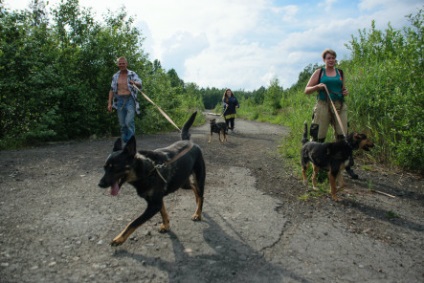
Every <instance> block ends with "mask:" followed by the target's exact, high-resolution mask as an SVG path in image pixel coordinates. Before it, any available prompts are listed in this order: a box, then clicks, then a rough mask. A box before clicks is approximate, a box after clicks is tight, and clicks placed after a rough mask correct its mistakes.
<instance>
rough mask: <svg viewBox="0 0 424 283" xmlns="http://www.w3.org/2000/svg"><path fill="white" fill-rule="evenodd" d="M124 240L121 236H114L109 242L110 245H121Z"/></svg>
mask: <svg viewBox="0 0 424 283" xmlns="http://www.w3.org/2000/svg"><path fill="white" fill-rule="evenodd" d="M124 242H125V239H123V238H122V237H119V238H118V237H116V238H115V239H113V240H112V242H111V243H110V245H111V246H112V247H117V246H120V245H122V244H123V243H124Z"/></svg>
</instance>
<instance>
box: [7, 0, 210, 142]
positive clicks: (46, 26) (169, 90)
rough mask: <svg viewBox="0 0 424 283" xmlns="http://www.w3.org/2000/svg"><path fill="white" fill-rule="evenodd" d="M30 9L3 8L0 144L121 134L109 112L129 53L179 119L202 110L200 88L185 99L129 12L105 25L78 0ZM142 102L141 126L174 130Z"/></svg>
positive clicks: (133, 64) (150, 89)
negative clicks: (114, 82) (151, 55)
mask: <svg viewBox="0 0 424 283" xmlns="http://www.w3.org/2000/svg"><path fill="white" fill-rule="evenodd" d="M0 5H2V4H1V3H0ZM30 7H31V10H25V11H13V12H9V11H7V10H6V9H5V8H3V7H1V9H0V11H1V12H0V50H1V51H0V66H1V67H0V68H1V69H2V71H3V73H4V74H5V75H4V76H2V77H1V78H0V93H1V94H0V110H1V111H0V116H1V117H0V118H1V119H0V148H5V147H11V146H12V147H13V146H20V145H26V144H34V143H39V142H43V141H51V140H67V139H76V138H85V137H88V136H90V135H111V134H112V135H117V134H118V133H119V128H118V122H117V117H116V114H114V115H110V114H109V113H108V112H107V111H106V106H107V97H108V92H109V89H110V82H111V78H112V75H113V74H114V73H115V72H116V71H117V70H118V68H117V67H116V65H115V60H116V58H117V57H119V56H125V57H126V58H127V59H128V62H129V68H130V69H131V70H133V71H135V72H137V73H138V74H139V75H140V77H141V78H142V80H143V87H144V90H145V91H148V94H149V95H150V96H151V97H152V98H153V99H154V100H155V101H156V103H158V104H159V105H161V106H162V107H163V108H164V110H165V111H166V110H169V111H170V112H171V113H169V114H170V115H171V117H173V119H175V121H176V123H177V124H180V125H181V124H182V123H183V122H184V120H185V119H186V118H187V117H186V116H187V110H188V109H202V107H203V106H202V103H201V98H200V95H199V92H198V90H197V89H196V88H195V87H194V88H193V86H190V88H189V89H188V91H189V92H193V89H195V90H196V95H193V94H192V97H191V99H186V97H185V93H186V92H187V90H186V88H185V86H184V82H183V81H182V80H180V79H179V78H178V75H177V74H176V72H175V71H172V70H171V71H169V72H168V73H165V71H164V70H163V69H162V67H161V64H160V62H159V61H158V60H155V61H154V62H149V61H148V59H147V56H146V55H145V54H144V52H143V49H142V42H143V38H142V34H141V31H139V30H138V29H136V28H134V27H133V21H134V20H133V19H132V18H131V17H128V16H127V14H126V12H125V10H121V11H119V12H118V13H111V12H109V14H107V15H106V16H105V19H104V23H103V24H101V23H98V22H96V21H95V20H94V19H93V16H92V15H91V11H90V10H83V9H81V8H80V7H79V2H78V0H67V1H62V2H61V3H60V4H59V5H58V6H56V7H54V8H52V9H51V10H50V11H49V12H48V11H46V5H45V2H43V1H36V0H34V1H33V2H32V4H31V6H30ZM50 19H51V20H50ZM5 68H7V72H5V70H4V69H5ZM140 101H141V102H142V105H143V108H144V113H143V114H142V115H141V116H140V117H139V118H137V119H136V128H137V132H141V131H143V132H150V131H158V130H165V129H169V128H170V125H169V124H168V123H167V122H165V120H164V118H163V117H159V115H158V114H157V111H155V110H153V108H152V107H153V106H151V105H149V104H147V103H146V102H145V101H143V98H140ZM171 110H172V111H171ZM146 114H148V115H146Z"/></svg>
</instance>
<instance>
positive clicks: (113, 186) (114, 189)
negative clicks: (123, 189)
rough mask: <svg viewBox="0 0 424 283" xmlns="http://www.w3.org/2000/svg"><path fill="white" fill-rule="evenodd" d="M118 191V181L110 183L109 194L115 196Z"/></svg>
mask: <svg viewBox="0 0 424 283" xmlns="http://www.w3.org/2000/svg"><path fill="white" fill-rule="evenodd" d="M118 193H119V184H118V182H116V183H114V184H113V185H112V187H111V191H110V194H111V195H112V196H116V195H118Z"/></svg>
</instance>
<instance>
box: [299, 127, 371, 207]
mask: <svg viewBox="0 0 424 283" xmlns="http://www.w3.org/2000/svg"><path fill="white" fill-rule="evenodd" d="M307 131H308V125H307V124H306V123H305V129H304V132H303V139H302V144H303V147H302V152H301V163H302V176H303V183H304V184H305V185H306V186H307V184H308V181H307V176H306V170H307V169H308V166H309V163H312V166H313V173H312V185H313V188H314V189H316V188H317V181H316V177H317V174H318V171H319V169H326V170H328V179H329V181H330V190H331V197H332V198H333V200H335V201H337V200H338V197H337V187H336V182H338V183H339V186H340V187H343V186H344V182H343V176H342V174H341V172H342V170H343V169H344V168H345V166H348V165H349V163H350V158H351V156H352V151H353V150H357V149H363V150H366V151H369V149H370V148H371V147H374V144H373V142H372V141H370V140H369V139H368V138H367V136H366V135H365V134H359V133H351V134H349V135H348V136H347V137H346V139H344V140H341V141H337V142H331V143H320V142H313V141H309V142H308V136H307V135H308V133H307Z"/></svg>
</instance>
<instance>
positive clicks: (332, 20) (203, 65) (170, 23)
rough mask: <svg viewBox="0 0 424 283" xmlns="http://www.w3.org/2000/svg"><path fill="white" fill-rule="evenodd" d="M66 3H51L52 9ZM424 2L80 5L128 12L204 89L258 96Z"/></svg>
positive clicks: (397, 23)
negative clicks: (324, 52)
mask: <svg viewBox="0 0 424 283" xmlns="http://www.w3.org/2000/svg"><path fill="white" fill-rule="evenodd" d="M59 2H60V0H49V3H50V4H49V6H48V7H52V6H55V5H57V3H59ZM29 3H30V0H19V1H17V0H5V1H4V4H5V7H6V8H8V9H12V10H13V9H26V8H27V7H28V5H29ZM423 3H424V2H423V0H402V1H399V0H322V1H320V0H318V1H316V0H305V1H301V0H208V1H207V0H180V1H175V0H80V5H81V6H82V7H87V8H91V9H92V12H93V13H94V15H95V16H96V18H97V19H98V20H101V19H102V15H103V14H105V12H106V11H107V10H110V11H117V10H119V9H120V8H121V7H125V8H126V10H127V12H128V13H129V15H131V16H133V17H134V18H135V19H136V22H135V24H136V26H137V27H138V28H140V29H141V30H142V33H143V35H144V36H145V37H146V39H145V41H144V47H143V49H144V50H145V51H146V52H147V53H149V58H150V60H154V59H159V60H160V61H161V63H162V67H164V68H165V69H167V70H169V69H171V68H173V69H175V70H176V71H177V73H178V75H179V77H180V78H182V79H183V80H184V81H185V82H194V83H196V84H197V85H199V86H200V87H208V86H209V87H218V88H225V87H229V88H232V89H244V90H254V89H257V88H259V87H261V86H265V87H267V86H268V85H269V83H270V81H271V80H272V79H275V78H277V79H278V80H279V82H280V85H281V86H283V87H284V88H288V87H290V86H291V85H292V84H294V83H295V82H296V81H297V78H298V75H299V73H300V72H301V71H302V70H303V69H304V68H305V67H306V66H307V65H309V64H314V63H321V62H322V60H321V58H320V55H321V52H322V50H324V49H325V48H332V49H334V50H335V51H336V52H337V54H338V56H337V57H338V59H339V60H343V59H348V56H349V54H350V53H349V50H348V49H347V48H346V47H345V44H348V43H349V41H350V40H351V36H352V35H354V36H357V35H358V30H362V29H367V30H369V29H370V27H371V21H372V20H375V22H376V27H377V29H381V30H384V29H386V28H387V27H388V24H389V23H390V24H391V25H392V26H393V27H394V28H402V27H404V26H406V25H408V23H409V22H408V20H407V18H406V17H405V16H406V15H409V14H414V15H415V14H417V12H418V10H419V9H420V8H421V9H422V8H424V4H423Z"/></svg>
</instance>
